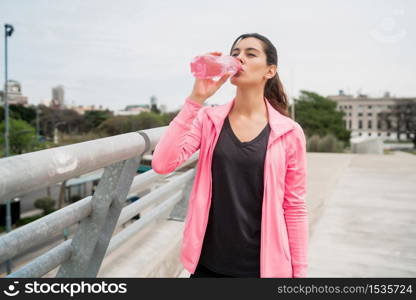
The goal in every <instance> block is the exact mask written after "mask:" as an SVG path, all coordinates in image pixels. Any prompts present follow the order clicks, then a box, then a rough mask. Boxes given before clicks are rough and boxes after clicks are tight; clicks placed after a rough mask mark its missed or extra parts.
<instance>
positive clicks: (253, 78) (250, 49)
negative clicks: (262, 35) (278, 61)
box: [230, 37, 276, 86]
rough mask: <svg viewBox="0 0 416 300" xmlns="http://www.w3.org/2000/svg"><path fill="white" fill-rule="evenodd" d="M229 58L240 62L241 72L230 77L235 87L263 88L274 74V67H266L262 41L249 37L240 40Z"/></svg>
mask: <svg viewBox="0 0 416 300" xmlns="http://www.w3.org/2000/svg"><path fill="white" fill-rule="evenodd" d="M231 56H233V57H235V58H237V59H239V60H240V62H241V64H242V67H243V70H242V71H240V72H238V73H237V74H236V75H234V76H232V77H231V80H230V82H231V84H234V85H237V86H256V85H261V86H264V85H265V83H266V81H267V80H268V79H269V78H272V77H273V76H274V75H275V73H276V66H274V65H270V66H268V65H267V63H266V61H267V60H266V53H264V51H263V45H262V41H260V40H258V39H256V38H253V37H249V38H245V39H242V40H240V41H239V42H237V44H236V45H235V46H234V48H233V49H232V51H231Z"/></svg>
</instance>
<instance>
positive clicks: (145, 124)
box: [131, 112, 164, 131]
mask: <svg viewBox="0 0 416 300" xmlns="http://www.w3.org/2000/svg"><path fill="white" fill-rule="evenodd" d="M131 121H132V126H131V131H137V130H143V129H149V128H155V127H160V126H163V125H164V122H163V118H162V117H161V116H160V115H159V114H158V113H155V112H141V113H140V114H138V115H136V116H132V117H131Z"/></svg>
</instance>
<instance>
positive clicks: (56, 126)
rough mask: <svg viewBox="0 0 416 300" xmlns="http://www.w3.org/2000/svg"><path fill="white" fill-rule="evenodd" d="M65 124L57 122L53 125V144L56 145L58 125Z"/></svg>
mask: <svg viewBox="0 0 416 300" xmlns="http://www.w3.org/2000/svg"><path fill="white" fill-rule="evenodd" d="M63 124H66V122H58V123H56V124H55V126H54V129H53V142H54V143H55V145H56V144H58V126H59V125H63Z"/></svg>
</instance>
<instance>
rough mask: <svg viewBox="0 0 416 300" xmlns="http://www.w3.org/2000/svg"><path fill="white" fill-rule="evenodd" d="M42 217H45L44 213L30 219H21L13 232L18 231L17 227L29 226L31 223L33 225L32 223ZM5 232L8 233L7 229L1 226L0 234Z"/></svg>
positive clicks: (14, 226) (13, 227)
mask: <svg viewBox="0 0 416 300" xmlns="http://www.w3.org/2000/svg"><path fill="white" fill-rule="evenodd" d="M42 217H44V214H43V213H40V214H37V215H34V216H30V217H27V218H21V219H19V220H17V221H16V224H14V225H12V230H14V229H16V228H17V227H20V226H24V225H26V224H29V223H31V222H33V221H35V220H37V219H40V218H42ZM3 232H6V227H4V226H0V233H3Z"/></svg>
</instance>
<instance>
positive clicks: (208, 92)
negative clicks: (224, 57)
mask: <svg viewBox="0 0 416 300" xmlns="http://www.w3.org/2000/svg"><path fill="white" fill-rule="evenodd" d="M208 54H211V55H217V56H221V52H209V53H207V54H205V55H208ZM230 75H231V74H230V73H227V74H225V75H224V76H222V77H221V78H220V79H219V80H218V81H214V80H212V79H200V78H195V82H194V87H193V90H192V93H191V95H190V96H189V98H191V99H192V100H195V101H197V102H198V103H200V104H203V103H204V102H205V101H206V100H207V99H208V98H209V97H211V96H212V95H213V94H214V93H215V92H216V91H217V90H218V89H219V88H220V87H221V86H222V85H223V84H224V83H225V82H226V81H227V79H228V78H229V77H230Z"/></svg>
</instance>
